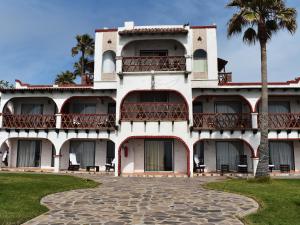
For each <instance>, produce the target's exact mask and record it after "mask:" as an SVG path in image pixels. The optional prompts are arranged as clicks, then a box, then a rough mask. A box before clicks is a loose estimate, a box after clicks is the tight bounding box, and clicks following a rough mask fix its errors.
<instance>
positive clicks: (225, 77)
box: [218, 72, 232, 85]
mask: <svg viewBox="0 0 300 225" xmlns="http://www.w3.org/2000/svg"><path fill="white" fill-rule="evenodd" d="M218 79H219V85H223V84H226V83H228V82H231V81H232V73H226V72H219V74H218Z"/></svg>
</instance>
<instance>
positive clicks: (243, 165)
mask: <svg viewBox="0 0 300 225" xmlns="http://www.w3.org/2000/svg"><path fill="white" fill-rule="evenodd" d="M238 172H239V173H248V161H247V155H240V163H239V165H238Z"/></svg>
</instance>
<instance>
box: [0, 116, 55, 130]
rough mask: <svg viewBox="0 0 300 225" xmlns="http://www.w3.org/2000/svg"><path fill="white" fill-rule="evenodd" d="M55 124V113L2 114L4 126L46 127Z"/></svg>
mask: <svg viewBox="0 0 300 225" xmlns="http://www.w3.org/2000/svg"><path fill="white" fill-rule="evenodd" d="M55 125H56V118H55V115H20V114H3V127H4V128H23V129H48V128H55Z"/></svg>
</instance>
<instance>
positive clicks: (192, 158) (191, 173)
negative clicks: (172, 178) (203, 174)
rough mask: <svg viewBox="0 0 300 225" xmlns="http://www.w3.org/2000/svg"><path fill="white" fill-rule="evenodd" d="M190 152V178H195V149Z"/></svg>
mask: <svg viewBox="0 0 300 225" xmlns="http://www.w3.org/2000/svg"><path fill="white" fill-rule="evenodd" d="M189 151H190V177H193V176H194V161H193V160H194V156H193V154H194V152H193V151H194V149H193V146H192V147H191V148H190V149H189Z"/></svg>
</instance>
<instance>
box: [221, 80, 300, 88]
mask: <svg viewBox="0 0 300 225" xmlns="http://www.w3.org/2000/svg"><path fill="white" fill-rule="evenodd" d="M299 82H300V77H296V78H295V79H294V80H288V81H285V82H268V85H290V84H299ZM261 84H262V83H261V82H227V83H224V84H222V85H220V86H241V85H242V86H247V85H261ZM269 88H270V87H269Z"/></svg>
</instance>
